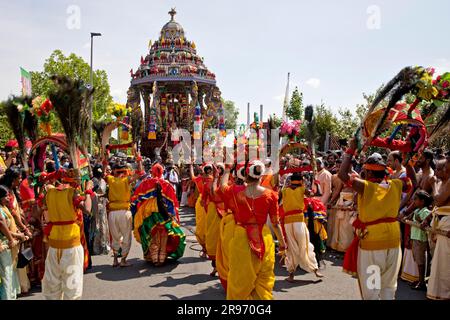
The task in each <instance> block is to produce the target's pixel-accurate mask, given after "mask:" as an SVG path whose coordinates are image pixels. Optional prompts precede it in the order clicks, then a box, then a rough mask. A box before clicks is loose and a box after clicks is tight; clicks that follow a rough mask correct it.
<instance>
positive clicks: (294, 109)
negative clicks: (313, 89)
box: [286, 87, 303, 120]
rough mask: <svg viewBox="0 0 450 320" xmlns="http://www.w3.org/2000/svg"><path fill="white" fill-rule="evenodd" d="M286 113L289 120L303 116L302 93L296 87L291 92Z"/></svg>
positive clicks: (299, 118)
mask: <svg viewBox="0 0 450 320" xmlns="http://www.w3.org/2000/svg"><path fill="white" fill-rule="evenodd" d="M286 115H287V116H288V118H289V119H291V120H301V119H302V117H303V93H301V92H299V90H298V87H296V88H295V90H294V92H293V93H292V97H291V101H290V103H289V106H288V107H287V109H286Z"/></svg>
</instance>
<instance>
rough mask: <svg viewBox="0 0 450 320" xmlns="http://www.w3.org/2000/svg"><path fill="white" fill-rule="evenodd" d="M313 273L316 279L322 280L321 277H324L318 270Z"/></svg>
mask: <svg viewBox="0 0 450 320" xmlns="http://www.w3.org/2000/svg"><path fill="white" fill-rule="evenodd" d="M314 273H315V274H316V277H317V278H323V277H324V275H323V274H321V273H320V272H319V270H316V271H314Z"/></svg>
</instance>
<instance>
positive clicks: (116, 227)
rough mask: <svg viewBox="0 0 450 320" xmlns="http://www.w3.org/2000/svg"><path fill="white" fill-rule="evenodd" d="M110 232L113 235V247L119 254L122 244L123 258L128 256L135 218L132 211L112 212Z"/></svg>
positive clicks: (110, 214) (109, 219) (109, 217)
mask: <svg viewBox="0 0 450 320" xmlns="http://www.w3.org/2000/svg"><path fill="white" fill-rule="evenodd" d="M108 223H109V231H110V233H111V238H112V243H111V247H112V248H113V250H114V252H115V253H117V252H118V251H119V249H120V247H121V243H122V256H127V255H128V253H129V252H130V248H131V234H132V223H133V216H132V214H131V212H130V211H127V210H117V211H111V212H110V213H109V216H108Z"/></svg>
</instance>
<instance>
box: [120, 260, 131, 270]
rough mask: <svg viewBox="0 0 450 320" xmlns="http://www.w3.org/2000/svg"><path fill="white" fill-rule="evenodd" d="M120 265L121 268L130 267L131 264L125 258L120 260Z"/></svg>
mask: <svg viewBox="0 0 450 320" xmlns="http://www.w3.org/2000/svg"><path fill="white" fill-rule="evenodd" d="M120 267H121V268H126V267H131V264H130V263H129V262H128V261H126V260H122V261H120Z"/></svg>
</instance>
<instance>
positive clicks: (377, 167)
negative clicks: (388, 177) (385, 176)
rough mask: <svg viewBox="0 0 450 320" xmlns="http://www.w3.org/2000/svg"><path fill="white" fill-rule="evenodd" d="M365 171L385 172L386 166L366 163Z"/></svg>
mask: <svg viewBox="0 0 450 320" xmlns="http://www.w3.org/2000/svg"><path fill="white" fill-rule="evenodd" d="M364 169H366V170H369V171H385V170H386V166H384V165H382V164H376V163H366V164H365V165H364Z"/></svg>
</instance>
